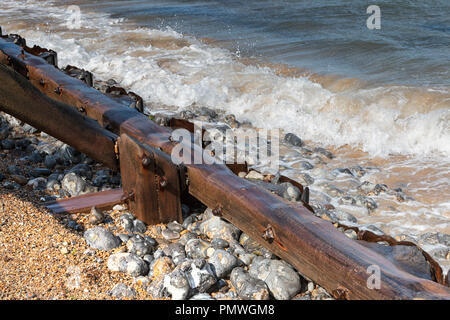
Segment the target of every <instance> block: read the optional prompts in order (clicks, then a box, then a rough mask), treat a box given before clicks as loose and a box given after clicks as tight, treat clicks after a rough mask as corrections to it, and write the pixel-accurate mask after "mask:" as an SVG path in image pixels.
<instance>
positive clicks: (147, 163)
mask: <svg viewBox="0 0 450 320" xmlns="http://www.w3.org/2000/svg"><path fill="white" fill-rule="evenodd" d="M141 163H142V166H143V167H144V168H148V167H149V166H150V165H151V164H152V159H150V158H149V157H147V156H144V157H143V158H142V161H141Z"/></svg>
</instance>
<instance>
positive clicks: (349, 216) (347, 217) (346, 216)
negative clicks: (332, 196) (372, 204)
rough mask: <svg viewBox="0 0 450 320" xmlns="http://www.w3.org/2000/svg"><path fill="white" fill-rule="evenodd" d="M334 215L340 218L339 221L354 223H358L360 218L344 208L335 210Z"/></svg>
mask: <svg viewBox="0 0 450 320" xmlns="http://www.w3.org/2000/svg"><path fill="white" fill-rule="evenodd" d="M332 212H333V214H334V216H335V217H336V218H337V219H338V220H339V221H344V222H352V223H357V222H358V220H357V219H356V218H355V216H353V215H352V214H350V213H348V212H345V211H342V210H337V209H335V210H333V211H332Z"/></svg>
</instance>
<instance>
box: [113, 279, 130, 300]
mask: <svg viewBox="0 0 450 320" xmlns="http://www.w3.org/2000/svg"><path fill="white" fill-rule="evenodd" d="M109 295H110V296H111V297H114V298H117V299H122V298H134V297H136V290H134V289H133V288H130V287H129V286H127V285H126V284H123V283H118V284H116V285H115V286H114V288H112V290H111V291H110V293H109Z"/></svg>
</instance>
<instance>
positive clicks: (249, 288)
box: [230, 267, 269, 300]
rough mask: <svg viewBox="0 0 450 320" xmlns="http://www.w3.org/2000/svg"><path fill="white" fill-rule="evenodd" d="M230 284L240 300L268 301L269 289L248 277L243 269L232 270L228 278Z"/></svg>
mask: <svg viewBox="0 0 450 320" xmlns="http://www.w3.org/2000/svg"><path fill="white" fill-rule="evenodd" d="M230 280H231V283H232V284H233V286H234V287H235V288H236V291H237V293H238V295H239V297H241V298H242V299H249V300H268V299H269V289H268V288H267V285H266V283H265V282H264V281H262V280H260V279H258V278H254V277H252V276H250V275H249V274H248V273H247V272H246V271H245V270H244V269H243V268H240V267H238V268H234V269H233V271H232V272H231V276H230Z"/></svg>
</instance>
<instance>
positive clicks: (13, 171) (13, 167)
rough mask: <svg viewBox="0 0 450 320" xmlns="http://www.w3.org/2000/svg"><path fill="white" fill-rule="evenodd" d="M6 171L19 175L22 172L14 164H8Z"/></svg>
mask: <svg viewBox="0 0 450 320" xmlns="http://www.w3.org/2000/svg"><path fill="white" fill-rule="evenodd" d="M7 171H8V173H9V174H10V175H21V174H22V172H21V171H20V169H19V167H18V166H14V165H11V166H8V168H7Z"/></svg>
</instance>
